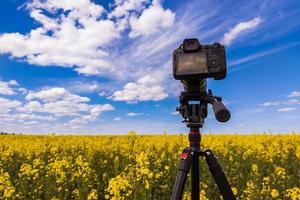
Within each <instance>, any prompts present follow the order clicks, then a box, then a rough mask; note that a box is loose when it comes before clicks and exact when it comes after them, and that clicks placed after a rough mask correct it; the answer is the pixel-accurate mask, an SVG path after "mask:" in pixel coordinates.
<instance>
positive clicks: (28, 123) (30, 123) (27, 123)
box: [24, 121, 39, 125]
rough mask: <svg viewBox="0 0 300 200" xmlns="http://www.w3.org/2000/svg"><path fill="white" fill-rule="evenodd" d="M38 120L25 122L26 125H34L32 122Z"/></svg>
mask: <svg viewBox="0 0 300 200" xmlns="http://www.w3.org/2000/svg"><path fill="white" fill-rule="evenodd" d="M38 123H39V122H38V121H28V122H24V124H25V125H32V124H38Z"/></svg>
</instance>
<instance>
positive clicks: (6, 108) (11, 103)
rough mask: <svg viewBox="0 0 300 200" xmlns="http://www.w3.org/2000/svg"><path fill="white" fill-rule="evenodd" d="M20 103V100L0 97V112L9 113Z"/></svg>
mask: <svg viewBox="0 0 300 200" xmlns="http://www.w3.org/2000/svg"><path fill="white" fill-rule="evenodd" d="M21 105H22V103H21V102H20V101H17V100H10V99H6V98H3V97H0V113H9V112H10V111H12V110H13V109H16V108H18V107H20V106H21Z"/></svg>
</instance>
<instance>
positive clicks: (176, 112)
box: [171, 111, 180, 115]
mask: <svg viewBox="0 0 300 200" xmlns="http://www.w3.org/2000/svg"><path fill="white" fill-rule="evenodd" d="M179 114H180V113H179V112H178V111H175V112H171V115H179Z"/></svg>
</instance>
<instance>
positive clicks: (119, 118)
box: [114, 117, 122, 121]
mask: <svg viewBox="0 0 300 200" xmlns="http://www.w3.org/2000/svg"><path fill="white" fill-rule="evenodd" d="M121 119H122V118H121V117H115V118H114V121H120V120H121Z"/></svg>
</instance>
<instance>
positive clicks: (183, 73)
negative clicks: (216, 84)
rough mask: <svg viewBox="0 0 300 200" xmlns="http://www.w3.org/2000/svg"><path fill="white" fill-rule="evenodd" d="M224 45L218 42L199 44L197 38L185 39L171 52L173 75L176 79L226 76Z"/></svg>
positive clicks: (218, 78) (221, 77)
mask: <svg viewBox="0 0 300 200" xmlns="http://www.w3.org/2000/svg"><path fill="white" fill-rule="evenodd" d="M226 73H227V65H226V53H225V47H224V46H223V45H221V44H219V43H215V44H212V45H201V44H200V42H199V41H198V39H196V38H192V39H185V40H184V41H183V43H182V44H181V45H180V46H179V47H178V48H177V49H175V50H174V52H173V75H174V78H175V79H176V80H199V79H203V78H214V79H215V80H222V79H224V78H225V77H226Z"/></svg>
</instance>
